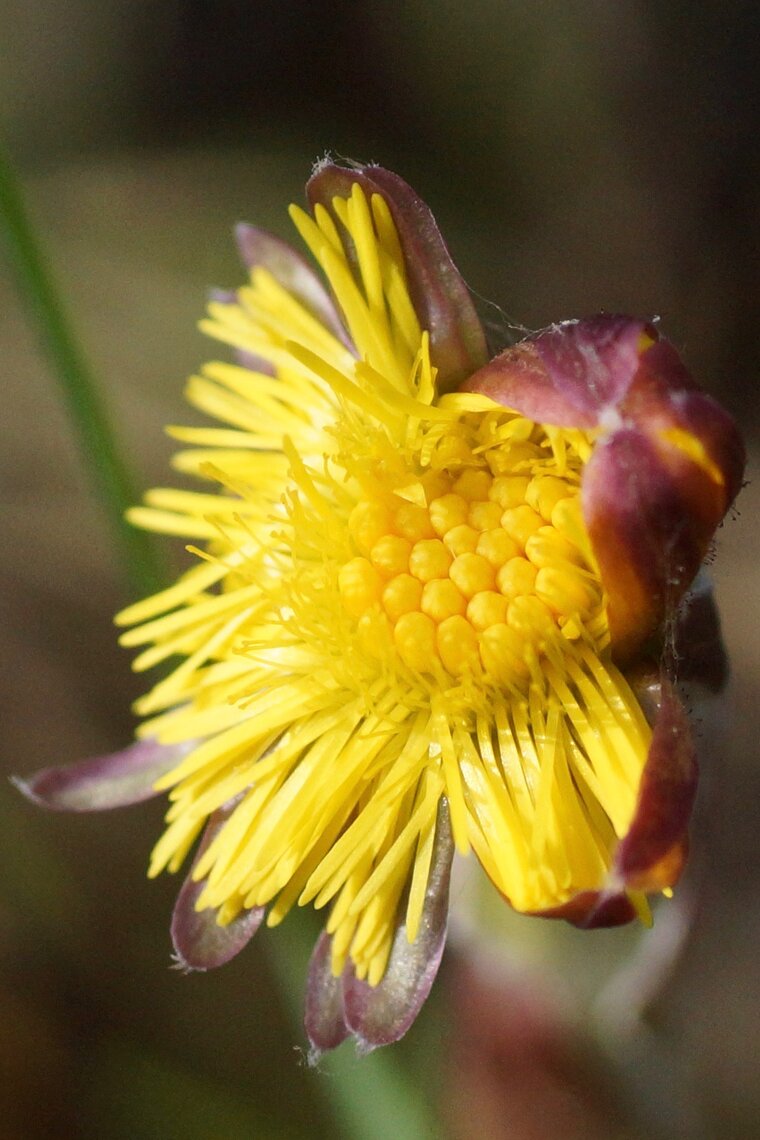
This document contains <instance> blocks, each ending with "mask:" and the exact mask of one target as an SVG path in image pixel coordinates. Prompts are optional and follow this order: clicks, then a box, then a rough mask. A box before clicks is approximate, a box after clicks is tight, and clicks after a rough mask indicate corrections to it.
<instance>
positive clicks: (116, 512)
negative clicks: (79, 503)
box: [0, 143, 164, 593]
mask: <svg viewBox="0 0 760 1140" xmlns="http://www.w3.org/2000/svg"><path fill="white" fill-rule="evenodd" d="M0 235H2V237H3V239H4V243H5V247H6V250H7V254H8V260H9V262H10V266H11V269H12V271H13V274H14V276H15V279H16V284H17V286H18V290H19V293H20V295H21V297H22V299H23V301H24V302H25V305H26V310H27V312H28V315H29V319H30V322H31V323H32V324H33V326H34V327H35V329H36V332H37V335H38V337H39V340H40V342H41V344H42V347H43V349H44V351H45V352H46V354H47V356H48V358H49V359H50V362H51V364H52V366H53V370H54V373H55V376H56V379H57V381H58V383H59V385H60V389H61V391H62V394H63V397H64V400H65V403H66V406H67V408H68V412H69V415H70V417H71V420H72V423H73V425H74V428H75V431H76V435H77V438H78V442H79V447H80V450H81V453H82V456H83V457H84V460H85V464H86V466H87V469H88V472H89V475H90V479H91V481H92V484H93V487H94V488H95V491H96V493H97V495H98V497H99V499H100V500H101V503H102V505H103V507H104V509H105V512H106V514H107V516H108V518H109V521H110V524H111V528H112V532H113V534H114V536H115V538H116V541H117V544H118V553H119V564H120V565H122V566H123V567H124V572H125V574H126V575H127V576H128V579H129V582H130V585H131V587H132V588H133V589H134V590H135V591H139V592H140V593H148V592H152V591H154V590H156V589H158V588H159V587H160V586H161V585H162V584H164V583H163V578H164V575H163V573H162V569H161V563H160V560H159V559H158V556H157V554H156V550H155V547H154V545H153V542H152V540H151V538H150V536H149V535H147V534H144V533H143V532H142V531H138V530H135V529H134V528H133V527H131V526H130V525H129V524H128V523H127V522H126V520H125V518H124V512H125V510H126V509H127V507H129V506H131V505H133V504H134V502H135V501H136V498H137V495H136V492H135V489H134V486H133V484H132V480H131V477H130V474H129V471H128V468H127V466H126V465H125V464H124V462H123V460H122V458H121V454H120V452H119V448H118V445H117V442H116V439H115V436H114V432H113V430H112V428H111V426H110V424H109V420H108V414H107V412H106V408H105V403H104V401H103V398H102V396H101V394H100V392H99V391H98V386H97V384H96V382H95V379H94V376H93V374H92V372H91V370H90V368H89V366H88V364H87V362H86V361H85V359H84V356H83V353H82V351H81V349H80V347H79V345H78V343H77V340H76V336H75V334H74V332H73V330H72V326H71V323H70V321H69V318H68V315H67V314H66V312H65V311H64V307H63V305H62V303H61V300H60V298H59V296H58V293H57V290H56V287H55V284H54V282H53V278H52V274H51V271H50V266H49V261H48V259H47V257H46V256H45V254H44V252H43V250H42V248H41V246H40V243H39V241H38V240H37V237H36V235H35V233H34V230H33V227H32V224H31V221H30V218H29V215H28V213H27V210H26V206H25V204H24V199H23V195H22V192H21V189H20V186H19V184H18V181H17V179H16V176H15V174H14V171H13V167H12V165H11V162H10V159H9V157H8V155H7V154H6V153H5V152H4V148H3V146H2V144H1V143H0Z"/></svg>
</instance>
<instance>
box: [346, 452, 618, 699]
mask: <svg viewBox="0 0 760 1140" xmlns="http://www.w3.org/2000/svg"><path fill="white" fill-rule="evenodd" d="M470 454H472V452H470ZM442 481H443V482H444V483H445V484H446V489H445V490H444V493H443V494H439V495H437V496H436V497H435V498H434V499H432V500H431V501H430V502H429V503H428V504H426V505H425V506H423V505H420V504H419V503H417V504H413V503H410V502H407V501H405V500H404V499H401V498H399V497H398V496H393V495H392V496H386V497H385V498H384V500H383V502H382V503H379V502H375V501H373V500H372V499H366V500H361V501H360V502H359V503H358V504H357V505H356V506H355V507H354V508H353V510H352V512H351V516H350V525H349V530H350V532H351V535H352V537H353V539H354V542H355V544H356V549H357V551H360V550H367V548H368V544H369V542H371V543H372V546H371V548H370V550H369V560H367V559H366V558H364V557H362V556H361V555H357V556H355V557H353V558H351V559H349V560H348V561H347V562H346V563H345V564H344V565H343V566H342V567H341V568H340V570H339V573H338V586H339V590H340V595H341V599H342V602H343V605H344V606H345V609H346V611H347V612H348V613H349V614H350V616H351V617H352V618H356V619H359V618H361V617H362V616H363V615H366V614H367V613H368V612H370V611H372V610H382V611H383V613H384V614H385V616H386V617H387V618H388V619H389V620H390V622H391V625H392V630H393V641H394V644H395V647H396V650H397V652H398V654H399V656H400V658H401V661H402V662H403V663H404V665H406V666H408V667H409V668H410V669H413V670H415V671H417V672H419V673H421V674H425V675H430V676H432V675H436V674H437V673H438V672H439V670H440V669H441V668H442V669H443V670H444V672H445V673H446V674H448V675H449V676H450V677H451V678H452V679H456V678H461V677H462V676H464V675H469V676H471V677H473V678H477V679H479V681H480V682H481V683H482V684H484V685H488V684H490V683H496V684H497V685H499V686H504V685H505V684H510V685H515V686H518V687H519V686H520V685H523V684H524V682H525V679H526V678H527V677H528V676H529V672H530V670H529V668H528V665H529V663H530V662H535V661H537V660H538V659H539V658H540V656H541V655H542V654H543V653H545V652H546V651H547V650H548V649H549V648H550V646H551V645H552V644H553V643H555V642H556V641H557V639H558V638H561V637H562V635H563V629H564V627H565V625H566V624H567V622H568V619H573V624H572V630H570V629H569V630H568V635H570V634H571V635H572V637H577V636H578V630H579V629H582V628H586V627H588V626H590V625H591V624H592V623H593V620H594V618H595V617H598V615H599V613H600V610H601V606H602V596H601V591H600V589H599V586H598V582H597V581H596V579H595V576H594V573H593V569H592V567H591V565H590V564H589V562H588V561H587V557H586V554H585V553H584V550H582V549H581V548H580V547H579V546H578V545H576V544H575V543H574V542H573V541H572V528H571V527H567V526H565V528H564V533H561V532H560V531H559V530H558V529H557V528H556V527H555V526H553V525H552V523H551V519H552V516H553V515H554V513H555V512H556V513H557V516H558V517H559V518H560V519H564V518H565V516H568V517H573V508H572V505H571V504H572V503H573V502H574V500H576V499H577V497H578V483H577V481H574V480H572V479H568V478H564V479H563V478H560V477H557V476H550V475H544V474H536V475H534V476H532V477H529V476H527V475H518V476H509V475H499V476H496V477H494V475H493V473H492V472H491V470H490V468H489V467H488V466H487V465H486V464H483V463H481V464H478V465H475V464H474V463H473V465H472V466H470V467H467V468H465V469H464V470H461V471H459V473H458V474H453V473H451V474H447V473H446V472H445V470H444V471H441V472H438V479H437V480H436V483H437V486H438V488H440V487H441V485H442ZM576 521H577V520H576ZM381 527H385V528H386V529H385V531H384V533H382V534H380V533H379V529H380V528H381ZM431 534H434V535H435V536H436V537H429V535H431Z"/></svg>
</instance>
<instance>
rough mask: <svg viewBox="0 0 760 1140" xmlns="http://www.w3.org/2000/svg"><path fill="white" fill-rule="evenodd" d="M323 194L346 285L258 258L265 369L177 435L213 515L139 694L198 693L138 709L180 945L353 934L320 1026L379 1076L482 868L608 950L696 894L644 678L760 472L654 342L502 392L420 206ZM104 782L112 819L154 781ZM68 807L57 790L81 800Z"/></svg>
mask: <svg viewBox="0 0 760 1140" xmlns="http://www.w3.org/2000/svg"><path fill="white" fill-rule="evenodd" d="M309 196H310V199H311V203H312V210H311V212H309V213H307V212H304V211H303V210H301V209H300V208H298V207H291V211H290V213H291V218H292V220H293V222H294V224H295V227H296V229H297V230H298V233H299V235H300V237H301V239H302V240H303V242H304V243H305V245H306V246H307V247H308V250H309V251H310V253H311V255H312V257H313V259H314V261H315V262H316V264H317V266H318V267H319V269H320V270H321V271H322V274H323V276H324V279H325V281H326V287H325V285H324V284H322V283H321V281H320V279H319V278H318V277H317V276H316V275H315V274H314V272H313V270H312V269H310V268H309V267H308V265H307V263H306V262H305V261H303V260H302V259H301V257H300V255H298V254H296V253H295V252H294V251H292V250H291V249H290V248H289V247H288V246H286V245H285V244H284V243H281V242H279V241H278V240H277V239H274V238H271V237H269V236H267V235H265V234H263V233H261V232H259V231H257V230H253V229H252V228H250V227H241V229H240V231H239V238H240V243H241V248H242V250H243V253H244V256H245V258H246V260H247V262H248V264H249V266H250V280H249V282H248V283H247V284H246V285H245V286H243V287H242V288H240V289H239V290H238V291H237V292H236V293H234V294H230V295H220V296H219V298H218V299H217V300H215V301H213V302H212V303H211V304H210V305H209V313H208V318H207V319H206V320H205V321H204V322H203V324H202V328H203V330H204V331H205V332H206V333H208V334H209V335H210V336H211V337H213V338H215V339H216V340H218V341H221V342H223V343H224V344H226V345H229V346H231V347H232V348H233V349H234V350H235V352H236V354H237V359H236V362H235V363H219V362H215V363H212V364H208V365H207V366H206V367H205V368H204V369H203V370H202V372H201V373H200V375H198V376H195V377H193V378H192V379H191V380H190V383H189V386H188V391H187V395H188V399H189V400H190V402H191V403H192V404H194V405H195V406H196V407H197V408H199V409H200V410H201V411H203V412H205V413H207V414H208V415H209V416H211V417H213V419H215V420H216V421H217V425H215V426H212V427H202V428H172V429H171V434H172V435H173V436H174V437H175V438H177V439H179V440H181V441H182V442H183V443H185V444H188V445H191V446H190V447H189V449H187V450H183V451H181V452H180V453H179V454H178V456H177V457H176V461H175V462H176V466H177V467H178V468H179V469H180V470H182V471H183V472H188V473H190V474H192V475H195V476H197V477H198V478H199V479H201V480H204V481H205V482H206V484H207V488H206V489H205V490H204V491H197V492H196V491H179V490H174V489H159V490H154V491H151V492H150V493H149V494H148V495H147V496H146V505H145V506H144V507H142V508H138V509H136V510H134V511H133V512H132V517H133V520H134V521H135V522H136V523H137V524H138V525H141V526H144V527H148V528H151V529H154V530H158V531H161V532H164V533H168V534H174V535H182V536H184V537H186V538H188V539H190V540H191V541H192V542H193V543H194V544H195V545H193V546H191V547H189V549H190V550H191V551H192V553H193V555H194V563H193V565H192V566H191V568H190V569H189V570H188V571H187V572H186V573H185V574H184V575H183V576H182V577H181V578H180V579H179V581H178V582H177V583H176V584H174V585H173V586H171V587H170V588H169V589H167V590H165V591H163V592H162V593H160V594H158V595H156V596H155V597H152V598H149V599H147V600H146V601H142V602H139V603H138V604H137V605H134V606H131V607H130V608H129V609H127V610H125V611H124V612H123V613H122V614H121V615H119V618H118V621H119V624H121V625H122V626H125V627H127V629H126V632H125V633H124V634H123V635H122V639H121V640H122V644H124V645H125V646H129V647H138V648H139V649H140V654H139V656H138V657H137V659H136V661H135V668H136V669H139V670H142V669H147V668H149V667H151V666H154V665H157V664H160V663H166V662H169V661H171V662H172V663H173V666H174V667H173V669H172V671H171V672H170V673H168V675H165V677H164V679H162V680H160V681H159V682H158V684H156V685H155V687H154V688H153V689H152V690H151V691H150V692H149V693H148V694H147V695H146V696H145V697H143V698H142V699H141V700H140V701H139V702H138V705H137V711H138V712H139V713H140V715H141V716H142V717H144V718H145V720H144V722H143V724H142V726H141V728H140V731H139V737H140V740H141V741H142V743H139V744H137V745H135V746H133V749H132V751H131V752H130V753H129V762H128V768H129V773H130V775H131V777H132V781H131V783H130V785H129V786H130V792H129V795H124V793H123V792H122V793H120V799H119V802H124V801H125V800H126V799H127V798H131V799H133V800H134V799H137V798H143V797H144V795H145V794H147V788H148V787H150V789H151V790H155V791H166V792H168V794H169V799H170V808H169V811H168V813H167V827H166V830H165V832H164V834H163V835H162V837H161V838H160V839H159V841H158V843H157V844H156V847H155V849H154V852H153V856H152V861H151V867H150V873H151V875H156V874H158V873H159V872H160V871H162V870H164V869H168V870H170V871H176V870H177V869H178V868H179V867H180V866H181V865H182V864H183V862H184V861H185V859H186V858H187V856H188V854H189V852H190V851H191V849H192V848H193V845H194V844H195V843H196V841H197V840H198V839H199V837H200V836H201V834H202V833H203V832H204V830H205V832H206V834H205V836H204V838H203V841H202V843H201V846H200V848H199V850H198V852H197V854H196V857H195V862H194V865H193V868H192V873H191V877H190V878H189V879H188V881H187V883H186V884H185V887H184V888H183V892H182V894H181V896H180V901H179V903H178V907H177V910H176V911H175V916H174V924H173V933H174V938H175V946H176V947H177V951H178V954H179V955H180V958H181V960H182V961H183V962H184V963H185V964H186V965H188V966H191V967H192V966H201V967H205V966H208V965H216V964H219V962H221V961H224V960H226V959H227V958H229V957H230V956H231V955H232V954H233V953H235V952H236V951H237V950H238V949H239V948H240V946H242V945H243V944H244V942H245V941H247V939H248V938H249V937H250V935H251V934H252V933H253V931H254V930H255V929H256V927H257V926H258V924H259V922H260V921H261V919H262V918H263V916H264V914H266V922H267V923H268V924H269V925H274V924H276V923H279V922H280V921H281V920H282V919H283V918H284V917H285V915H286V914H287V912H288V911H289V910H290V908H291V907H292V906H293V905H294V904H296V903H298V904H299V905H305V904H308V903H311V904H313V905H314V906H315V907H318V908H322V907H325V908H327V910H328V917H327V920H326V935H325V936H323V938H322V940H321V941H320V943H319V945H318V947H317V951H316V952H315V956H314V959H313V963H312V969H311V978H310V988H309V995H308V999H307V1028H308V1029H309V1033H310V1036H311V1039H312V1042H313V1044H314V1045H315V1047H317V1048H325V1047H330V1046H331V1045H334V1044H337V1043H338V1041H339V1040H341V1039H342V1037H343V1036H345V1035H346V1034H347V1033H348V1032H349V1031H352V1032H353V1033H354V1034H355V1035H356V1036H357V1038H358V1039H359V1040H360V1042H362V1043H364V1045H365V1046H366V1047H371V1046H372V1045H375V1044H382V1043H385V1042H386V1041H389V1040H394V1039H395V1038H397V1037H398V1036H400V1035H401V1033H403V1032H404V1031H405V1029H406V1028H407V1027H408V1024H409V1023H410V1021H411V1019H412V1018H413V1016H414V1014H415V1013H416V1012H417V1009H418V1008H419V1005H420V1004H421V1002H422V1000H424V997H425V996H426V994H427V992H428V990H429V987H430V984H431V982H432V978H433V975H434V973H435V969H436V967H437V964H438V960H439V958H440V953H441V951H442V948H443V937H444V933H445V910H446V896H447V891H448V869H449V864H450V861H451V853H452V846H453V847H455V848H456V850H457V851H459V852H460V853H461V854H463V855H464V854H467V853H468V852H470V851H472V852H474V854H475V856H476V857H477V858H478V860H479V861H480V863H481V864H482V866H483V868H484V870H485V871H486V873H487V874H488V876H489V877H490V878H491V880H492V881H493V882H494V884H495V885H496V886H497V888H498V889H499V891H500V892H501V893H502V894H503V895H504V896H505V898H506V899H508V900H509V902H510V903H511V904H512V906H513V907H515V908H516V909H518V910H520V911H525V912H538V913H543V914H547V913H550V914H551V913H556V914H560V915H564V916H565V917H568V918H570V919H571V920H573V921H576V922H581V923H585V924H588V925H593V924H597V923H610V922H619V921H626V920H627V919H629V918H630V917H632V916H633V915H634V914H635V913H638V914H640V915H641V916H642V917H646V916H647V914H648V908H647V903H646V892H648V891H652V890H664V889H665V890H667V889H668V888H669V886H670V885H671V883H673V882H674V881H675V879H676V878H677V875H678V873H679V871H680V868H681V865H682V862H683V852H684V832H685V825H686V821H687V819H688V812H689V807H690V803H691V798H692V795H693V789H694V765H693V756H692V751H691V746H690V743H689V737H688V731H687V728H686V724H685V720H684V717H683V713H682V710H681V708H680V705H679V704H678V702H677V700H676V698H675V696H674V695H673V692H672V690H671V689H670V688H669V687H668V686H667V684H656V685H655V683H654V682H653V681H652V676H651V670H650V671H649V673H648V674H646V671H644V673H642V670H641V669H639V671H638V673H636V677H637V678H638V679H639V682H640V681H641V677H642V676H643V675H644V674H646V681H647V683H648V684H649V686H650V689H656V692H655V694H654V696H655V700H654V704H653V707H654V709H655V711H651V710H649V709H648V710H647V713H645V711H644V709H643V708H642V703H641V701H642V699H643V697H642V692H643V689H642V687H641V684H640V683H639V684H638V685H637V683H636V679H635V678H634V679H631V677H630V676H629V677H628V679H626V676H624V674H623V672H621V666H622V667H624V668H625V670H626V672H627V673H629V674H630V666H631V664H632V662H634V661H636V660H639V659H641V658H642V657H643V656H645V650H646V647H647V646H648V645H651V644H652V637H653V635H654V637H655V638H656V636H657V632H658V629H659V628H661V626H662V621H663V618H664V616H665V615H666V613H667V612H669V613H673V612H674V605H675V604H677V602H678V601H679V599H680V597H681V595H682V594H683V593H684V590H685V589H686V588H687V587H688V586H689V584H690V582H691V579H692V578H693V576H694V574H695V573H696V570H697V569H698V566H699V562H700V560H701V558H702V557H703V555H704V553H705V550H706V547H707V543H709V540H710V536H711V534H712V531H713V529H714V527H715V525H716V524H717V522H718V521H719V519H720V518H721V517H722V515H723V513H724V511H725V510H726V508H727V506H728V504H729V503H730V501H731V499H732V498H733V495H734V493H735V490H736V488H737V486H738V479H739V476H740V470H741V459H740V452H739V451H737V449H736V444H735V436H734V435H733V434H732V433H733V428H732V426H731V425H730V421H728V419H727V417H725V415H724V413H722V412H720V410H719V409H717V408H716V406H715V405H712V404H711V402H709V401H708V400H707V397H704V396H703V395H702V394H701V393H698V392H696V391H695V390H694V388H693V384H692V383H691V381H689V385H688V390H687V385H686V384H685V383H684V381H683V375H684V373H683V369H682V366H681V365H680V362H678V364H677V365H676V363H675V361H677V358H676V357H675V354H674V353H673V351H672V349H670V346H668V345H667V344H665V342H662V341H660V340H659V338H658V336H657V333H656V331H655V330H654V329H653V327H652V326H651V325H649V324H647V323H646V322H643V321H634V320H632V319H629V318H595V319H593V320H591V321H585V322H567V323H566V324H564V325H559V326H553V327H552V328H551V329H549V330H547V331H546V332H545V333H543V334H540V335H539V336H538V337H533V338H530V339H529V340H528V341H526V342H523V344H521V345H518V346H516V347H515V348H513V349H508V350H507V351H506V352H505V353H503V354H502V355H501V356H498V357H496V358H495V359H494V360H492V361H491V362H490V363H489V362H488V353H487V352H486V348H485V341H484V338H483V334H482V331H481V329H480V325H479V324H478V322H477V318H476V317H475V315H474V311H473V309H472V305H471V302H470V299H469V296H468V294H467V292H466V290H465V288H464V286H463V283H462V282H461V279H460V278H459V277H458V275H457V273H456V270H455V269H454V267H453V265H452V263H451V261H450V259H449V257H448V254H447V252H446V249H445V246H444V245H443V243H442V241H441V239H440V236H439V234H438V231H437V230H436V229H435V225H434V223H433V221H432V218H431V216H430V214H429V212H428V211H427V208H426V207H425V206H424V204H423V203H421V202H420V201H419V199H417V198H416V196H415V195H414V194H413V192H412V191H411V190H410V189H409V187H407V186H406V185H405V184H404V183H403V182H401V180H400V179H397V178H396V177H395V176H393V175H390V174H389V173H388V172H386V171H382V170H380V169H379V168H376V167H368V168H357V169H356V170H346V169H342V168H338V167H335V166H332V165H330V164H326V165H323V166H322V167H321V168H319V169H318V170H317V172H316V173H315V175H314V177H313V179H312V181H311V183H310V186H309ZM658 354H659V355H658ZM679 369H680V371H679ZM463 382H464V384H463ZM463 389H464V390H463ZM684 391H687V395H688V397H689V399H691V400H692V404H691V405H690V406H689V408H686V403H688V401H686V403H685V402H684V399H685V398H681V397H684ZM676 395H677V396H678V397H679V400H680V402H679V401H676V399H675V396H676ZM694 400H696V401H697V403H696V404H694V403H693V401H694ZM700 401H701V403H700ZM705 402H707V403H705ZM708 404H709V407H708V406H707V405H708ZM676 405H678V406H677V410H676V411H674V408H676ZM684 409H686V410H684ZM629 437H630V438H629ZM633 455H635V464H634V466H632V465H631V456H633ZM705 488H707V496H708V498H709V497H710V496H712V498H711V499H710V502H709V505H708V506H705V495H706V491H705ZM674 519H675V520H676V522H677V528H678V527H680V528H681V530H682V531H683V536H682V541H680V545H679V541H676V543H675V546H674V545H673V543H672V541H671V544H670V546H669V547H668V551H669V554H668V557H667V558H666V557H665V555H664V551H665V532H666V531H667V532H668V534H669V535H670V536H671V538H672V531H673V526H674ZM679 533H680V531H679ZM177 661H179V664H176V662H177ZM657 710H659V717H658V715H657ZM89 763H90V764H91V765H92V763H93V762H89ZM100 765H101V766H100V768H97V769H96V770H95V771H94V772H93V770H92V769H90V770H89V781H90V782H89V783H86V794H85V797H84V798H85V799H86V797H87V795H88V794H91V791H92V788H93V787H97V786H99V785H102V783H103V781H104V779H105V778H106V775H107V776H108V778H110V779H113V777H114V771H116V772H117V776H118V779H122V780H123V779H124V766H123V765H121V766H120V763H119V760H118V757H117V758H113V757H112V758H108V765H106V766H105V768H104V766H103V762H102V761H101V762H100ZM114 765H115V767H114ZM106 769H107V772H106ZM72 771H73V770H69V772H70V773H71V772H72ZM78 771H79V773H80V774H79V777H78V780H79V783H78V784H77V783H76V779H75V777H73V776H71V775H70V776H69V778H68V782H66V788H67V793H66V794H68V795H71V794H72V792H71V789H72V786H74V785H75V784H76V788H77V790H78V792H81V788H82V787H83V786H85V785H82V775H81V772H82V766H79V769H78ZM135 772H137V773H138V775H137V777H135V775H134V774H135ZM157 774H158V779H156V775H157ZM41 775H42V777H43V779H42V780H41V779H40V777H37V778H36V780H37V782H36V783H35V780H34V779H33V780H32V781H30V783H29V784H28V785H27V786H26V787H27V791H29V792H30V794H32V795H34V796H35V797H36V798H37V799H39V800H45V798H46V797H47V798H48V799H50V798H51V796H50V794H48V792H47V791H46V789H47V787H48V785H46V784H45V783H44V779H47V780H48V781H50V778H51V777H50V773H43V774H41ZM147 777H149V785H148V784H147V783H146V779H147ZM58 779H59V783H58V784H57V785H56V789H57V790H56V793H55V794H56V795H60V773H59V774H58ZM136 788H137V793H135V789H136ZM663 789H667V790H663ZM116 798H119V797H118V796H117V797H116ZM114 802H115V800H114ZM57 806H82V805H81V804H74V803H65V804H64V803H59V804H58V805H57ZM87 806H92V804H89V805H87ZM97 806H100V804H98V805H97Z"/></svg>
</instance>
